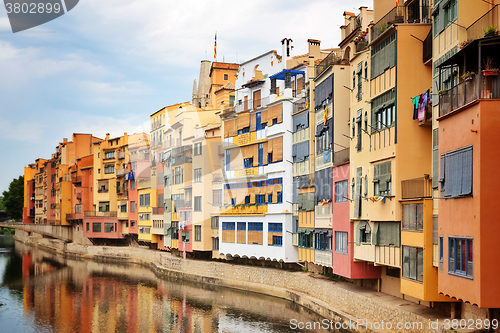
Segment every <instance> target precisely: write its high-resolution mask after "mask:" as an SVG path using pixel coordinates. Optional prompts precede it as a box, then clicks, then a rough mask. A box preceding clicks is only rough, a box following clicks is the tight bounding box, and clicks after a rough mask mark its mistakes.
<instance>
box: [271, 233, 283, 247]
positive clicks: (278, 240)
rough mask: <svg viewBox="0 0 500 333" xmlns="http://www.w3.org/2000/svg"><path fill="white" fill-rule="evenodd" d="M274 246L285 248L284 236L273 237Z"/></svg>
mask: <svg viewBox="0 0 500 333" xmlns="http://www.w3.org/2000/svg"><path fill="white" fill-rule="evenodd" d="M273 246H283V236H276V235H273Z"/></svg>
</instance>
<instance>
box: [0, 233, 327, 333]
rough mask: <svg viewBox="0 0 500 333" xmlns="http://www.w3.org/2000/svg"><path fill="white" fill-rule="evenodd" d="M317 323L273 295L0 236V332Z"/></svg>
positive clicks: (237, 328)
mask: <svg viewBox="0 0 500 333" xmlns="http://www.w3.org/2000/svg"><path fill="white" fill-rule="evenodd" d="M294 320H295V321H294ZM322 320H323V318H322V317H320V316H319V315H317V314H316V313H314V312H311V311H309V310H307V309H305V308H303V307H301V306H299V305H297V304H294V303H292V302H289V301H285V300H281V299H278V298H274V297H270V296H263V295H259V294H255V293H250V292H242V291H236V290H232V289H227V288H220V287H216V286H211V285H203V284H197V283H192V282H186V281H178V280H165V279H160V278H158V277H157V276H156V275H155V274H154V273H153V272H152V271H151V270H149V269H148V268H145V267H142V266H139V265H134V264H110V263H98V262H93V261H83V260H70V259H67V258H63V257H60V256H56V255H54V254H51V253H49V252H46V251H42V250H40V249H38V248H33V247H30V246H27V245H24V244H22V243H20V242H16V241H14V239H13V238H12V236H10V235H0V332H16V333H17V332H37V333H38V332H68V333H69V332H71V333H76V332H82V333H87V332H192V333H197V332H224V333H226V332H228V333H229V332H313V331H314V332H316V331H317V330H300V329H292V328H295V327H296V325H294V324H293V323H295V322H296V323H304V324H305V325H306V324H307V323H308V322H309V323H313V322H320V321H322ZM291 321H292V326H291ZM322 331H323V332H327V331H331V330H322Z"/></svg>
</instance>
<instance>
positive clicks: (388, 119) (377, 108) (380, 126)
mask: <svg viewBox="0 0 500 333" xmlns="http://www.w3.org/2000/svg"><path fill="white" fill-rule="evenodd" d="M395 101H396V93H395V92H394V91H393V90H389V91H388V92H386V93H384V94H382V95H380V96H378V97H376V98H374V99H373V100H372V125H371V127H372V133H376V132H378V131H383V130H385V129H387V128H389V127H392V126H395V124H396V107H395Z"/></svg>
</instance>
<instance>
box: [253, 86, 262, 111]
mask: <svg viewBox="0 0 500 333" xmlns="http://www.w3.org/2000/svg"><path fill="white" fill-rule="evenodd" d="M260 107H261V103H260V90H257V91H254V92H253V108H254V110H256V109H258V108H260Z"/></svg>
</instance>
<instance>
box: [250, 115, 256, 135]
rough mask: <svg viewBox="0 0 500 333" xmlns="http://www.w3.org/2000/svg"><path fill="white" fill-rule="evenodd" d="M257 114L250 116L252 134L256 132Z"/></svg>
mask: <svg viewBox="0 0 500 333" xmlns="http://www.w3.org/2000/svg"><path fill="white" fill-rule="evenodd" d="M256 121H257V114H256V113H254V114H252V115H251V116H250V132H254V131H255V130H256V125H257V123H256Z"/></svg>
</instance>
